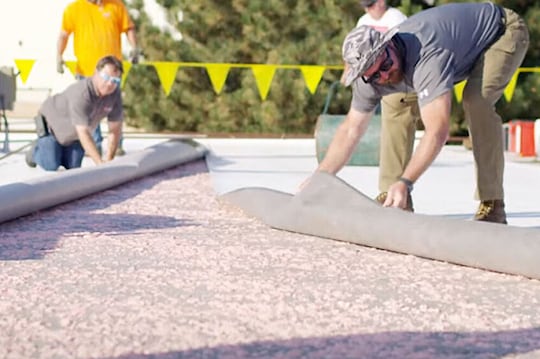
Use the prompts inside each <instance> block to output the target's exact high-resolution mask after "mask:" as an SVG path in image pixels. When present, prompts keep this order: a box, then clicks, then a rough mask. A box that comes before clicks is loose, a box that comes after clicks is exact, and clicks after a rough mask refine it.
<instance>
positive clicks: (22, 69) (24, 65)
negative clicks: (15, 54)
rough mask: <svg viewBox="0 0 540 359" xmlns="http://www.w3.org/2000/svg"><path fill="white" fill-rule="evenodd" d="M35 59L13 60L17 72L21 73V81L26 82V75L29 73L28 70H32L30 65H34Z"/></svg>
mask: <svg viewBox="0 0 540 359" xmlns="http://www.w3.org/2000/svg"><path fill="white" fill-rule="evenodd" d="M35 62H36V60H26V59H18V60H15V65H16V66H17V68H18V69H19V73H20V75H21V81H22V83H23V84H24V83H26V80H27V79H28V76H29V75H30V72H31V71H32V67H34V63H35Z"/></svg>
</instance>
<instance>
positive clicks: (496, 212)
mask: <svg viewBox="0 0 540 359" xmlns="http://www.w3.org/2000/svg"><path fill="white" fill-rule="evenodd" d="M474 220H475V221H482V222H492V223H501V224H508V223H507V222H506V212H505V211H504V200H502V199H491V200H487V201H481V202H480V205H479V206H478V210H477V211H476V214H475V215H474Z"/></svg>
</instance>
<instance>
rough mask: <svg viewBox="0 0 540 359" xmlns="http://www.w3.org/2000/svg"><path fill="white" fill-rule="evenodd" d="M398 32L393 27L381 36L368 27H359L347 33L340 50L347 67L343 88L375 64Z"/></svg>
mask: <svg viewBox="0 0 540 359" xmlns="http://www.w3.org/2000/svg"><path fill="white" fill-rule="evenodd" d="M398 30H399V29H398V28H397V27H393V28H391V29H390V30H388V31H387V32H385V33H384V34H383V33H381V32H379V31H377V30H375V29H374V28H372V27H370V26H366V25H361V26H358V27H356V28H355V29H354V30H352V31H351V32H349V34H348V35H347V37H345V41H344V42H343V49H342V51H343V60H344V61H345V62H346V63H347V64H348V65H349V69H348V71H347V73H346V74H345V80H344V83H345V86H349V85H350V84H351V83H352V82H353V81H354V80H356V79H357V78H358V77H359V76H361V75H363V74H364V72H366V70H367V69H369V68H370V67H371V66H372V65H373V64H374V63H375V61H376V60H377V58H378V57H379V55H380V54H381V53H382V52H383V51H384V49H385V48H386V45H387V44H388V43H389V42H390V40H391V39H392V37H393V36H394V35H395V34H396V33H397V32H398Z"/></svg>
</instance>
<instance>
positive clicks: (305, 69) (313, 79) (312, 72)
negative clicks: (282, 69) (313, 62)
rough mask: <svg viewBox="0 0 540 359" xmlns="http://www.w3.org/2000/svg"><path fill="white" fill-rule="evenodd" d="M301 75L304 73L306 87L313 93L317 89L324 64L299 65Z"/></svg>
mask: <svg viewBox="0 0 540 359" xmlns="http://www.w3.org/2000/svg"><path fill="white" fill-rule="evenodd" d="M300 70H301V71H302V75H304V80H305V81H306V85H307V88H308V90H309V92H311V94H314V93H315V91H317V87H318V86H319V82H321V78H322V75H323V73H324V70H326V67H325V66H300Z"/></svg>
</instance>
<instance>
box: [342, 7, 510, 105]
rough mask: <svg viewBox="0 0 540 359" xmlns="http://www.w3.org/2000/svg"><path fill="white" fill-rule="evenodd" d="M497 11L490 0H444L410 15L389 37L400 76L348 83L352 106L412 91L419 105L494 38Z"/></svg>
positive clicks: (463, 71)
mask: <svg viewBox="0 0 540 359" xmlns="http://www.w3.org/2000/svg"><path fill="white" fill-rule="evenodd" d="M501 24H502V23H501V13H500V11H499V9H498V8H497V7H496V6H495V5H494V4H492V3H480V4H448V5H442V6H438V7H434V8H431V9H429V10H425V11H422V12H419V13H418V14H416V15H414V16H411V17H410V18H408V19H407V20H405V21H404V22H402V23H401V24H400V25H398V28H399V32H398V33H397V34H396V35H395V36H394V38H393V41H394V42H395V43H396V45H397V47H398V49H400V51H401V52H402V56H404V64H403V65H404V66H403V72H404V80H403V81H402V82H401V83H399V84H395V85H378V84H372V85H370V84H366V83H364V82H363V81H362V79H361V78H360V77H359V78H358V79H356V80H355V81H354V82H353V84H352V88H353V100H352V107H353V108H354V109H356V110H358V111H362V112H370V111H372V110H373V109H374V108H375V107H376V106H377V104H378V103H379V100H380V99H381V97H382V96H383V95H387V94H390V93H395V92H416V93H417V94H418V103H419V104H420V107H422V106H424V105H426V104H428V103H430V102H431V101H433V100H434V99H435V98H437V97H439V96H440V95H442V94H444V93H445V92H447V91H451V90H452V88H453V86H454V84H456V83H458V82H460V81H463V80H465V79H466V78H467V77H468V76H469V74H470V72H471V70H472V68H473V67H474V65H475V62H476V60H477V59H478V58H479V56H480V55H481V54H482V53H483V52H484V51H485V50H486V49H487V48H488V47H489V46H490V45H491V44H492V43H493V42H494V41H495V40H496V39H497V36H499V35H500V30H501Z"/></svg>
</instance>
